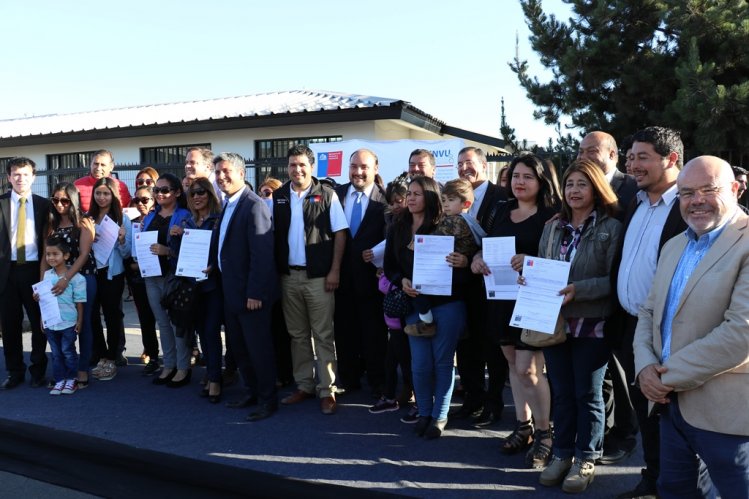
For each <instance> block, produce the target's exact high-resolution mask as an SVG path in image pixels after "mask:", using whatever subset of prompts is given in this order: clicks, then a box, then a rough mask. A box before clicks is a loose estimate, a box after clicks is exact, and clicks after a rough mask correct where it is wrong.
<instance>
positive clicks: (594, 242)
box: [538, 212, 622, 318]
mask: <svg viewBox="0 0 749 499" xmlns="http://www.w3.org/2000/svg"><path fill="white" fill-rule="evenodd" d="M555 225H556V229H555V231H554V241H553V243H552V246H551V248H552V249H551V253H550V254H547V245H548V242H549V234H550V233H551V229H552V227H553V226H555ZM564 232H565V230H564V229H562V228H560V227H559V222H558V221H554V222H552V223H549V224H547V225H546V227H544V233H543V235H542V236H541V242H540V243H539V245H538V256H539V257H542V258H550V259H553V260H558V259H559V247H560V246H561V244H562V235H563V234H564ZM621 237H622V224H621V222H619V221H618V220H616V219H614V218H610V217H609V216H607V215H606V214H603V213H601V212H599V213H598V215H597V217H596V220H595V222H593V223H590V224H589V225H588V226H587V227H586V228H585V232H583V234H582V238H581V239H580V244H579V245H578V247H577V251H576V253H575V256H574V258H573V259H572V266H571V268H570V277H569V282H570V283H573V284H574V285H575V297H574V299H573V300H572V301H571V302H570V303H568V304H567V305H565V306H564V307H562V315H563V316H564V317H565V318H577V317H594V318H595V317H600V318H606V317H608V316H609V315H611V313H612V311H613V302H612V300H611V298H612V297H611V294H612V293H614V292H616V290H612V289H611V278H610V274H611V265H612V263H613V261H614V256H615V254H616V249H617V247H618V246H619V240H620V239H621Z"/></svg>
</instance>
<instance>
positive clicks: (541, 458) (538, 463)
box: [525, 427, 552, 469]
mask: <svg viewBox="0 0 749 499" xmlns="http://www.w3.org/2000/svg"><path fill="white" fill-rule="evenodd" d="M551 439H552V431H551V427H549V428H548V429H546V430H536V432H535V433H534V434H533V445H532V446H531V448H530V450H529V451H528V452H527V453H526V454H525V464H527V465H528V466H529V467H530V468H533V469H541V468H545V467H546V465H547V464H549V460H550V459H551V446H550V445H546V444H544V443H542V442H541V441H542V440H551Z"/></svg>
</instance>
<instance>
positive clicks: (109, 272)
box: [88, 177, 132, 381]
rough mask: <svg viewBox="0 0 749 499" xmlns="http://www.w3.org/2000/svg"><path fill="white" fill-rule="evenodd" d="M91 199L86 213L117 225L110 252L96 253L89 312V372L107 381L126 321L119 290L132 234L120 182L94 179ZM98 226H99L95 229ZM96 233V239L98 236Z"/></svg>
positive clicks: (112, 374) (113, 372)
mask: <svg viewBox="0 0 749 499" xmlns="http://www.w3.org/2000/svg"><path fill="white" fill-rule="evenodd" d="M92 197H93V199H92V201H91V209H90V210H89V212H88V214H89V215H90V216H91V217H92V218H93V219H94V220H95V221H96V224H97V225H101V224H102V222H103V221H104V218H105V217H109V218H110V219H111V220H112V221H113V222H114V223H116V224H117V225H118V226H119V229H118V232H117V241H116V242H115V244H114V247H113V248H112V250H111V251H110V253H109V255H96V249H95V250H94V254H95V256H96V260H97V262H98V263H97V266H98V267H99V268H98V269H97V270H96V285H97V292H96V302H95V303H94V311H93V314H92V316H91V324H92V327H93V332H94V356H95V357H99V363H98V364H97V366H96V367H95V368H94V369H92V370H91V375H92V376H94V377H96V378H97V379H99V380H101V381H109V380H111V379H112V378H114V377H115V376H116V375H117V366H116V365H115V359H117V357H119V351H120V343H121V341H122V338H123V336H124V335H125V325H124V323H123V321H122V317H123V314H122V292H123V290H124V289H125V264H124V261H123V260H124V259H125V258H127V257H128V256H130V249H131V239H130V237H131V235H132V229H131V227H130V219H129V218H128V217H124V216H123V215H122V204H121V202H120V193H119V184H118V183H117V181H115V180H114V179H112V178H109V177H104V178H100V179H99V180H97V181H96V182H95V183H94V187H93V196H92ZM97 230H98V229H97ZM98 237H99V236H98V234H97V239H98ZM100 307H101V310H102V311H103V312H104V321H105V322H106V323H107V337H106V340H105V338H104V330H103V328H102V325H101V316H100V315H99V313H98V311H99V308H100Z"/></svg>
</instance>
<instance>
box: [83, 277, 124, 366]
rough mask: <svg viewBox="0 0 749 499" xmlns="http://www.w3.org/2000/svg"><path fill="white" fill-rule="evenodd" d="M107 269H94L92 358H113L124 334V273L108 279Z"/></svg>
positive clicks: (115, 357)
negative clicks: (105, 328)
mask: <svg viewBox="0 0 749 499" xmlns="http://www.w3.org/2000/svg"><path fill="white" fill-rule="evenodd" d="M107 270H108V268H107V267H105V268H103V269H98V270H97V271H96V285H97V286H98V290H97V293H96V302H95V303H94V310H93V312H92V314H91V329H92V330H93V333H94V353H93V355H92V360H96V359H102V358H105V359H109V360H115V359H117V357H118V356H119V352H120V340H121V338H122V337H123V336H124V334H125V324H124V323H123V320H122V292H123V291H124V290H125V274H124V273H122V274H119V275H116V276H114V277H113V278H112V280H111V281H110V280H109V279H107ZM99 310H101V312H103V313H104V322H105V323H106V325H107V338H106V341H105V339H104V329H103V328H102V325H101V314H100V312H99Z"/></svg>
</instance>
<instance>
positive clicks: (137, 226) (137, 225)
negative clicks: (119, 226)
mask: <svg viewBox="0 0 749 499" xmlns="http://www.w3.org/2000/svg"><path fill="white" fill-rule="evenodd" d="M130 226H131V227H132V230H133V238H132V240H131V243H130V254H131V255H133V258H135V259H136V260H137V259H138V253H136V252H135V235H136V234H138V233H140V223H138V222H135V223H133V224H131V225H130Z"/></svg>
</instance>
